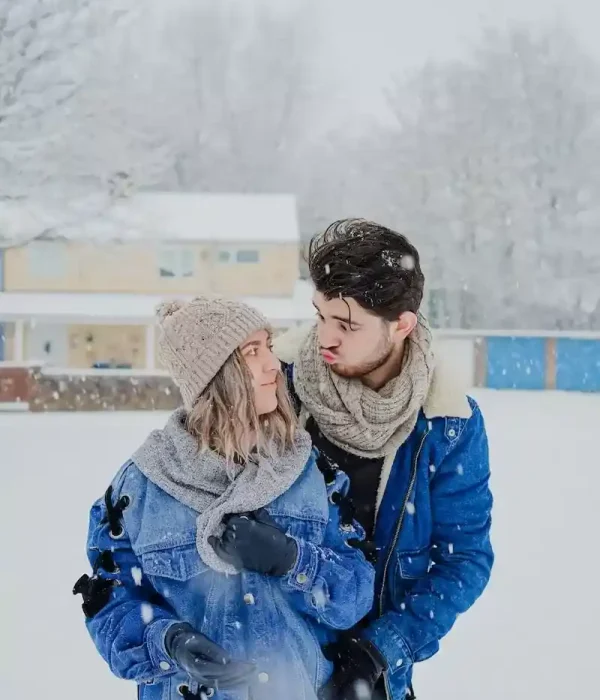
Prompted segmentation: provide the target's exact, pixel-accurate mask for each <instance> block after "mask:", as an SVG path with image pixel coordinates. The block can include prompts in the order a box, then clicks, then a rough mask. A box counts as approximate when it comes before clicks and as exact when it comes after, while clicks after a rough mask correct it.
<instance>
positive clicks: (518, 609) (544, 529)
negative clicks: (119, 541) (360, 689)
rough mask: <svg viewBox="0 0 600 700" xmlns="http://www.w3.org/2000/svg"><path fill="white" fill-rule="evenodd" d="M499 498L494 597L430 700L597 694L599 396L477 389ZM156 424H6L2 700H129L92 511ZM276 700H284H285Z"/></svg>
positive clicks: (53, 418) (79, 420)
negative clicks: (92, 614) (88, 597)
mask: <svg viewBox="0 0 600 700" xmlns="http://www.w3.org/2000/svg"><path fill="white" fill-rule="evenodd" d="M475 395H476V396H477V398H479V400H480V402H481V404H482V407H483V410H484V414H485V416H486V420H487V425H488V431H489V435H490V443H491V449H492V459H493V465H492V466H493V473H494V476H493V488H494V493H495V497H496V509H495V522H494V543H495V547H496V552H497V565H496V568H495V571H494V576H493V580H492V583H491V584H490V587H489V588H488V590H487V592H486V594H485V595H484V597H483V598H482V599H481V600H480V601H479V603H478V604H477V605H476V607H475V608H474V609H473V610H472V611H471V612H470V613H469V614H468V615H465V616H464V618H462V619H461V620H459V622H458V624H457V626H456V628H455V630H454V631H453V633H452V634H450V635H449V637H448V638H447V639H446V640H445V642H444V644H443V647H442V651H441V652H440V654H438V655H437V656H436V657H435V658H434V659H432V660H430V661H428V662H427V663H426V664H423V665H422V666H421V667H420V668H419V669H418V674H417V678H416V681H417V682H416V690H417V694H418V696H419V700H506V699H507V698H510V700H537V699H538V698H540V699H541V698H544V700H564V698H578V700H587V698H590V699H591V698H595V697H597V692H598V690H597V665H598V660H597V656H598V653H597V650H598V648H599V647H598V639H597V630H598V629H599V628H600V603H599V600H600V597H599V596H598V590H597V589H598V574H599V573H600V565H599V564H598V554H597V549H598V547H597V538H594V537H593V534H594V533H595V532H598V530H599V525H598V522H599V518H600V496H599V494H600V461H599V460H598V457H597V455H598V449H597V442H596V440H597V436H598V433H597V431H598V425H599V423H600V396H599V395H587V396H586V395H575V394H559V393H551V392H548V393H535V394H534V393H532V394H526V393H511V392H504V393H494V392H483V391H478V392H476V394H475ZM164 420H165V416H164V414H160V413H154V414H152V413H104V414H82V413H78V414H70V415H66V414H41V415H40V414H38V415H8V414H4V415H3V414H0V466H1V474H2V486H1V489H0V493H1V494H2V499H1V503H0V533H2V537H1V540H0V542H1V544H0V548H1V556H0V560H1V562H2V566H1V575H0V604H1V609H2V614H1V616H0V624H1V625H2V630H1V633H0V697H1V698H2V700H30V699H31V698H48V699H49V700H80V699H81V698H85V699H86V700H105V699H106V698H111V700H126V699H127V698H129V699H131V700H132V699H133V698H134V697H135V688H134V686H133V685H132V684H129V683H125V682H123V681H119V680H117V679H113V678H112V676H111V675H110V672H109V671H108V669H107V667H106V666H105V664H104V662H103V661H102V660H101V659H100V657H99V656H98V655H97V654H96V652H95V649H94V647H93V645H92V643H91V641H90V639H89V638H88V636H87V633H86V631H85V628H84V625H83V617H82V613H81V609H80V599H79V598H74V597H73V596H72V595H71V588H72V585H73V583H74V582H75V580H76V579H77V578H78V577H79V576H80V575H81V574H82V573H83V572H86V571H88V566H87V561H86V558H85V552H84V544H85V535H86V529H87V511H88V508H89V505H90V504H91V503H92V501H93V500H94V499H95V498H97V497H98V496H99V495H101V494H102V493H103V492H104V490H105V488H106V486H107V484H108V482H109V481H110V479H111V477H112V475H113V474H114V472H115V471H116V470H117V469H118V467H119V466H120V464H121V463H122V462H123V461H124V460H125V459H126V458H127V457H128V456H129V454H130V452H131V451H132V450H133V449H134V448H135V447H136V446H137V444H138V443H139V442H140V441H141V440H142V439H143V437H144V436H145V435H146V433H147V432H148V431H149V430H150V429H151V428H153V427H155V426H159V425H161V424H162V423H163V422H164ZM273 700H285V699H284V698H274V699H273Z"/></svg>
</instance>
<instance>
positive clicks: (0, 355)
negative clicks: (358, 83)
mask: <svg viewBox="0 0 600 700" xmlns="http://www.w3.org/2000/svg"><path fill="white" fill-rule="evenodd" d="M3 291H4V251H3V250H2V249H1V248H0V292H3ZM4 348H5V342H4V324H2V323H0V362H1V361H2V360H3V359H4Z"/></svg>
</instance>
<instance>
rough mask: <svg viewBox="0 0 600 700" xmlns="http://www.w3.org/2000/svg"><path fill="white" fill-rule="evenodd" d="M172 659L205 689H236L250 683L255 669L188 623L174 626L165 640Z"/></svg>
mask: <svg viewBox="0 0 600 700" xmlns="http://www.w3.org/2000/svg"><path fill="white" fill-rule="evenodd" d="M165 648H166V650H167V653H168V654H169V656H170V657H171V658H172V659H173V661H174V662H175V663H176V664H177V666H179V668H181V669H182V670H183V671H185V672H186V673H188V674H189V675H190V677H191V678H193V679H194V680H195V681H196V682H197V683H199V684H200V685H201V686H203V687H205V688H214V689H219V688H235V687H237V686H240V685H243V684H244V683H247V682H248V681H249V680H250V677H251V676H252V674H253V673H254V671H255V666H254V665H253V664H249V663H246V662H243V661H233V660H232V659H231V657H230V656H229V654H228V653H227V652H226V651H225V649H223V648H222V647H220V646H219V645H218V644H215V643H214V642H213V641H211V640H210V639H209V638H208V637H205V636H204V635H203V634H200V632H196V630H194V628H193V627H192V626H191V625H188V624H187V623H185V622H182V623H176V624H174V625H171V627H169V629H168V630H167V634H166V637H165Z"/></svg>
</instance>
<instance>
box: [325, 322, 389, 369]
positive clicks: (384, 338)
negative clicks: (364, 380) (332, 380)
mask: <svg viewBox="0 0 600 700" xmlns="http://www.w3.org/2000/svg"><path fill="white" fill-rule="evenodd" d="M394 347H395V346H394V343H393V342H392V340H391V338H390V337H389V336H388V335H387V334H386V333H382V334H381V340H380V342H379V343H378V345H377V347H376V348H375V350H374V351H373V355H372V356H371V358H370V359H368V360H365V361H364V362H363V363H362V364H360V365H344V364H341V363H339V364H338V363H336V364H333V365H331V366H330V367H331V371H332V372H333V373H334V374H337V375H338V376H340V377H345V378H346V379H356V378H359V377H364V376H365V375H367V374H370V373H371V372H374V371H375V370H376V369H379V368H380V367H381V366H382V365H384V364H385V363H386V362H387V361H388V360H389V359H390V356H391V355H392V353H393V352H394Z"/></svg>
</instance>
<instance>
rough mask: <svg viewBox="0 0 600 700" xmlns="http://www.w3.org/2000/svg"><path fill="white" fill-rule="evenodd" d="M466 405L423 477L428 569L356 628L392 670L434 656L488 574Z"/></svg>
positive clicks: (477, 445) (473, 423)
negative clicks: (446, 446)
mask: <svg viewBox="0 0 600 700" xmlns="http://www.w3.org/2000/svg"><path fill="white" fill-rule="evenodd" d="M472 408H473V414H472V416H471V418H469V419H468V421H467V422H466V424H465V426H464V428H463V430H462V432H461V434H460V436H459V438H458V439H457V442H456V444H455V445H454V447H453V448H452V449H451V450H450V452H449V453H448V455H447V456H446V458H445V459H444V460H442V463H441V464H440V465H439V467H438V468H437V470H436V472H435V474H434V476H433V477H432V480H431V507H432V514H433V536H432V545H433V547H432V550H431V554H430V556H431V560H432V562H433V563H432V565H431V567H430V569H429V572H428V573H427V574H426V575H425V576H424V577H423V578H421V579H419V580H418V581H416V582H415V584H414V585H413V586H412V587H411V588H410V589H409V591H408V593H407V594H406V596H405V598H404V600H403V602H402V604H401V605H400V609H396V610H391V611H389V612H386V613H384V615H383V616H382V617H380V618H379V619H377V620H375V621H374V622H373V623H372V624H371V625H370V626H369V627H368V628H367V630H365V632H364V636H365V637H366V638H368V639H370V641H372V642H373V643H374V644H375V645H376V646H377V647H378V649H379V650H380V651H381V652H382V653H383V655H384V656H385V658H386V659H387V661H388V664H389V665H390V668H391V669H392V670H395V669H396V668H398V669H400V668H406V667H408V666H410V664H412V663H415V662H419V661H424V660H425V659H427V658H429V657H430V656H432V655H433V654H435V653H436V651H437V650H438V648H439V640H440V639H441V638H442V637H443V636H444V635H445V634H447V633H448V632H449V631H450V629H451V628H452V626H453V625H454V623H455V621H456V619H457V617H458V616H459V615H460V614H462V613H464V612H466V611H467V610H468V609H469V608H470V607H471V606H472V605H473V603H474V602H475V601H476V600H477V598H478V597H479V596H480V595H481V593H482V592H483V590H484V589H485V587H486V585H487V583H488V580H489V577H490V572H491V569H492V564H493V560H494V555H493V552H492V546H491V543H490V524H491V510H492V495H491V492H490V489H489V485H488V482H489V476H490V469H489V456H488V443H487V436H486V432H485V426H484V422H483V417H482V415H481V412H480V410H479V407H478V406H477V404H476V403H475V402H474V401H472Z"/></svg>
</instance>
